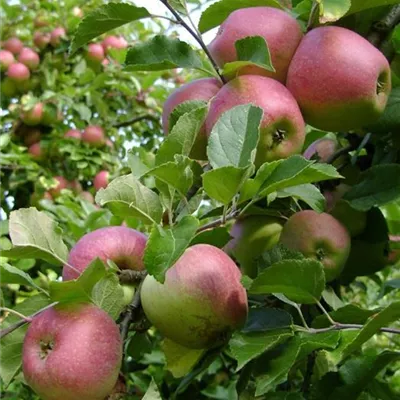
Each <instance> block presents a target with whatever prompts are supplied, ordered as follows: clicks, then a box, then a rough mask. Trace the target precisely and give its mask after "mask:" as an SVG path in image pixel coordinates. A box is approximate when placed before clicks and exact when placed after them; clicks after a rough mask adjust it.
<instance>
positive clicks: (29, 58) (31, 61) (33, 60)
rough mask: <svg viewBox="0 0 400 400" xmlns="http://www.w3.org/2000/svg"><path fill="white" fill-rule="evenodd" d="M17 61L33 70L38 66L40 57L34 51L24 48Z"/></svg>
mask: <svg viewBox="0 0 400 400" xmlns="http://www.w3.org/2000/svg"><path fill="white" fill-rule="evenodd" d="M18 61H19V62H20V63H22V64H25V65H26V66H27V67H28V68H29V69H30V70H32V71H33V70H35V69H37V67H38V66H39V64H40V57H39V54H38V53H36V51H33V50H32V49H30V48H29V47H24V48H23V49H22V50H21V52H20V53H19V56H18Z"/></svg>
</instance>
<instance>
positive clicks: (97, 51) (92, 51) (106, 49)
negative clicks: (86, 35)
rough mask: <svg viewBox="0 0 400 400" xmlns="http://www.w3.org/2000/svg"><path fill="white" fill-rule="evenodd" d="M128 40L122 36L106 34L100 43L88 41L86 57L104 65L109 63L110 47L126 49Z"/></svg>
mask: <svg viewBox="0 0 400 400" xmlns="http://www.w3.org/2000/svg"><path fill="white" fill-rule="evenodd" d="M127 47H128V42H127V41H126V40H125V39H124V38H123V37H122V36H106V37H105V38H104V39H103V41H102V42H101V43H90V44H89V45H88V49H87V59H88V60H89V61H91V62H93V63H95V64H102V65H103V66H106V65H108V64H109V63H110V60H109V59H108V58H107V56H110V50H111V49H117V50H120V49H126V48H127Z"/></svg>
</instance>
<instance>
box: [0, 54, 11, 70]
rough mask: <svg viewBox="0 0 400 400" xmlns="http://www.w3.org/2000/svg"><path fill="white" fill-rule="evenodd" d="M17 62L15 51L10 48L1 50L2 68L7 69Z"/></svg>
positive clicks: (0, 63) (0, 60) (0, 62)
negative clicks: (12, 51)
mask: <svg viewBox="0 0 400 400" xmlns="http://www.w3.org/2000/svg"><path fill="white" fill-rule="evenodd" d="M14 62H15V58H14V55H13V53H11V51H8V50H0V69H1V70H2V71H6V70H7V68H8V67H9V66H10V65H11V64H12V63H14Z"/></svg>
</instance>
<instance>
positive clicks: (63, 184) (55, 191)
mask: <svg viewBox="0 0 400 400" xmlns="http://www.w3.org/2000/svg"><path fill="white" fill-rule="evenodd" d="M53 179H55V180H56V181H57V183H56V186H55V187H53V188H51V189H50V190H49V192H50V194H51V196H52V197H57V196H59V195H60V194H61V191H62V190H63V189H68V188H69V186H70V183H69V182H68V180H67V179H65V178H64V177H63V176H54V177H53Z"/></svg>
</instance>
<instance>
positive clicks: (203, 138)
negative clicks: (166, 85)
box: [162, 78, 222, 160]
mask: <svg viewBox="0 0 400 400" xmlns="http://www.w3.org/2000/svg"><path fill="white" fill-rule="evenodd" d="M221 87H222V83H221V82H220V81H219V80H218V79H215V78H203V79H197V80H194V81H192V82H189V83H187V84H185V85H183V86H181V87H180V88H178V89H176V90H175V91H174V92H173V93H171V94H170V95H169V96H168V98H167V100H166V101H165V103H164V108H163V114H162V124H163V129H164V133H165V134H168V131H169V117H170V115H171V113H172V111H173V110H174V108H175V107H177V106H178V105H179V104H181V103H184V102H185V101H190V100H204V101H207V102H208V101H210V99H211V98H212V97H214V96H215V95H216V94H217V92H218V91H219V90H220V88H221ZM206 147H207V135H206V131H205V126H203V127H202V128H201V129H200V131H199V133H198V135H197V139H196V142H195V144H194V145H193V148H192V154H191V156H192V157H193V158H197V159H202V160H203V159H207V154H206Z"/></svg>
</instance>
